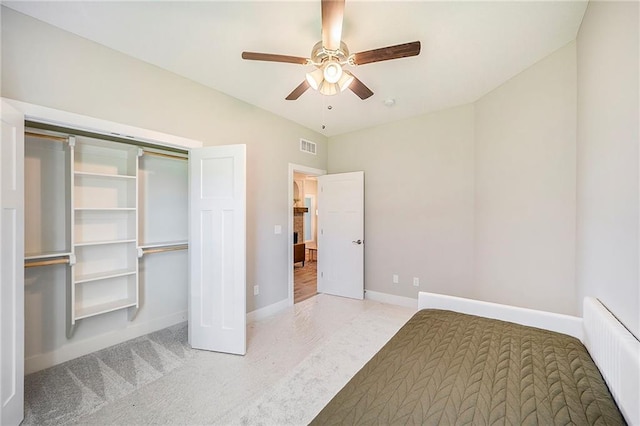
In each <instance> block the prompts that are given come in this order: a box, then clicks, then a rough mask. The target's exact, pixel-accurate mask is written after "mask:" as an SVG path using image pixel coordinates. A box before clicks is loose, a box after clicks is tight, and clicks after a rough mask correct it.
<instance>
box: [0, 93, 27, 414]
mask: <svg viewBox="0 0 640 426" xmlns="http://www.w3.org/2000/svg"><path fill="white" fill-rule="evenodd" d="M1 134H2V137H1V141H0V142H1V145H0V198H1V218H0V241H1V243H0V277H1V279H2V280H1V281H0V373H1V374H0V424H2V425H18V424H20V422H21V421H22V418H23V412H24V410H23V406H24V117H23V116H22V114H21V113H19V112H18V111H16V110H15V109H14V108H13V107H11V106H10V105H9V104H7V103H6V102H5V101H2V128H1Z"/></svg>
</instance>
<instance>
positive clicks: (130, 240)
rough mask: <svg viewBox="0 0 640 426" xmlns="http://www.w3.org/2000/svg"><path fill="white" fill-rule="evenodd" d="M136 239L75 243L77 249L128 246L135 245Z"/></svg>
mask: <svg viewBox="0 0 640 426" xmlns="http://www.w3.org/2000/svg"><path fill="white" fill-rule="evenodd" d="M135 242H136V240H135V238H134V239H123V240H105V241H81V242H77V243H74V244H73V245H74V246H75V247H87V246H103V245H109V244H126V243H135Z"/></svg>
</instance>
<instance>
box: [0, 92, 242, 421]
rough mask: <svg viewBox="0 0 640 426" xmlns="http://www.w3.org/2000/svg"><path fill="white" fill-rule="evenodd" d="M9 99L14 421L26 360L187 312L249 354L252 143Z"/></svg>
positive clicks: (7, 411) (7, 308)
mask: <svg viewBox="0 0 640 426" xmlns="http://www.w3.org/2000/svg"><path fill="white" fill-rule="evenodd" d="M1 103H2V108H0V118H1V123H2V127H1V130H2V131H1V132H0V135H1V141H2V143H1V144H0V166H1V171H2V173H0V212H1V213H2V220H0V236H1V237H2V238H0V241H1V243H2V244H0V249H1V251H2V256H0V275H1V276H2V291H1V292H0V296H1V297H0V312H2V327H0V338H1V339H0V340H2V345H0V359H1V360H2V362H0V370H1V371H0V373H1V374H0V375H1V377H2V380H0V395H3V398H4V399H3V404H1V405H0V418H2V423H3V424H5V423H6V424H19V423H20V422H21V421H22V418H23V403H24V394H23V390H24V375H25V374H29V373H31V372H34V371H37V370H41V369H43V368H47V367H50V366H53V365H56V364H60V363H62V362H64V361H67V360H70V359H73V358H76V357H79V356H82V355H85V354H89V353H91V352H93V351H96V350H99V349H102V348H106V347H108V346H111V345H114V344H117V343H121V342H125V341H127V340H129V339H132V338H136V337H138V336H142V335H144V334H147V333H150V332H152V331H156V330H160V329H163V328H165V327H168V326H170V325H173V324H177V323H180V322H183V321H188V324H189V326H188V329H189V336H188V339H189V343H190V344H191V346H192V347H193V348H196V349H206V350H212V351H218V352H227V353H233V354H241V355H243V354H245V353H246V285H247V284H246V157H247V153H246V146H245V145H242V144H237V145H216V146H206V147H203V144H202V142H200V141H196V140H193V139H188V138H184V137H180V136H176V135H170V134H165V133H160V132H157V131H153V130H146V129H141V128H137V127H133V126H129V125H125V124H120V123H115V122H110V121H106V120H102V119H99V118H94V117H89V116H83V115H80V114H76V113H70V112H65V111H61V110H56V109H52V108H47V107H43V106H39V105H33V104H28V103H24V102H20V101H16V100H11V99H5V98H2V99H1ZM215 142H220V141H215ZM125 350H126V349H125Z"/></svg>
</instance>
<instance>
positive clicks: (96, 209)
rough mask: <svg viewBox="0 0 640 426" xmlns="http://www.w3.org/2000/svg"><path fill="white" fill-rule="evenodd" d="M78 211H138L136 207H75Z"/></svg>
mask: <svg viewBox="0 0 640 426" xmlns="http://www.w3.org/2000/svg"><path fill="white" fill-rule="evenodd" d="M74 210H75V211H77V212H83V211H85V212H116V211H122V212H125V211H131V212H133V211H136V208H135V207H75V208H74Z"/></svg>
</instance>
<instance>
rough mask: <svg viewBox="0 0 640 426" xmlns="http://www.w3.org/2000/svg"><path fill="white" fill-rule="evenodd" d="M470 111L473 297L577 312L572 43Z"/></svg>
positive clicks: (574, 114) (574, 121)
mask: <svg viewBox="0 0 640 426" xmlns="http://www.w3.org/2000/svg"><path fill="white" fill-rule="evenodd" d="M475 114H476V115H475V124H476V127H475V143H476V144H475V152H476V156H475V169H476V173H475V182H476V193H475V256H476V258H475V259H476V263H475V285H474V295H475V296H476V297H477V298H478V299H481V300H487V301H492V302H498V303H506V304H509V305H515V306H523V307H527V308H535V309H543V310H548V311H552V312H559V313H564V314H577V313H578V304H577V302H576V288H575V274H574V271H575V226H576V222H575V217H576V202H575V190H576V53H575V43H573V42H572V43H570V44H569V45H567V46H565V47H563V48H561V49H559V50H558V51H556V52H555V53H553V54H551V55H550V56H548V57H546V58H545V59H543V60H541V61H540V62H538V63H536V64H534V65H533V66H532V67H530V68H528V69H527V70H525V71H524V72H522V73H521V74H519V75H517V76H516V77H514V78H513V79H511V80H509V81H508V82H506V83H504V84H503V85H502V86H500V87H498V88H497V89H495V90H493V91H492V92H490V93H489V94H487V95H485V96H484V97H482V98H481V99H480V100H478V101H477V102H476V103H475Z"/></svg>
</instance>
